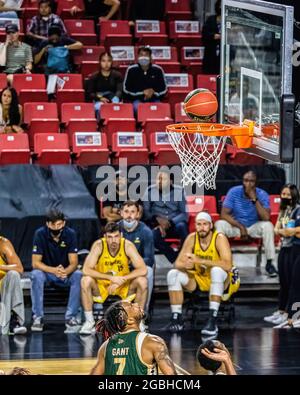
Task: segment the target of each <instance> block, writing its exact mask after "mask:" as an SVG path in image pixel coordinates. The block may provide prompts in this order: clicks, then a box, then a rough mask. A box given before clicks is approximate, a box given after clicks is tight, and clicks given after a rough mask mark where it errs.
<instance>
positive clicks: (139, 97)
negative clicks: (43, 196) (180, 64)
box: [123, 46, 168, 113]
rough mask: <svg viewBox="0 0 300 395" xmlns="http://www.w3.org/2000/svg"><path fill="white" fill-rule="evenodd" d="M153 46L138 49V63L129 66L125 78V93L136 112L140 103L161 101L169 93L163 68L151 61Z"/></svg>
mask: <svg viewBox="0 0 300 395" xmlns="http://www.w3.org/2000/svg"><path fill="white" fill-rule="evenodd" d="M151 55H152V51H151V48H150V47H148V46H145V47H141V48H139V50H138V63H137V64H134V65H132V66H129V67H128V69H127V71H126V75H125V79H124V87H123V90H124V93H125V94H126V95H127V99H128V100H129V101H131V102H133V107H134V111H135V113H137V109H138V105H139V103H147V102H159V101H160V100H161V99H162V98H163V97H164V96H165V95H166V93H167V90H168V89H167V85H166V80H165V75H164V71H163V69H162V68H161V67H160V66H158V65H156V64H152V63H151V60H152V59H151Z"/></svg>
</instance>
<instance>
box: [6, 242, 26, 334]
mask: <svg viewBox="0 0 300 395" xmlns="http://www.w3.org/2000/svg"><path fill="white" fill-rule="evenodd" d="M23 271H24V269H23V266H22V263H21V261H20V258H19V257H18V255H17V254H16V251H15V249H14V247H13V245H12V244H11V242H10V241H9V240H7V239H5V238H4V237H1V236H0V295H1V304H3V306H4V307H3V308H2V309H1V314H0V334H1V333H2V335H8V334H12V335H23V334H25V333H26V332H27V329H26V327H25V326H24V322H25V311H24V300H23V291H22V285H21V277H20V274H22V273H23Z"/></svg>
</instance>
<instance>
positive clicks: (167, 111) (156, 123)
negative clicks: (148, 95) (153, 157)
mask: <svg viewBox="0 0 300 395" xmlns="http://www.w3.org/2000/svg"><path fill="white" fill-rule="evenodd" d="M137 120H138V122H139V123H140V124H141V127H142V129H143V131H144V133H145V134H146V136H147V142H148V143H149V140H150V134H151V133H153V132H156V131H157V132H162V131H165V129H166V126H167V125H169V124H170V123H173V119H172V118H171V108H170V104H169V103H140V104H139V105H138V111H137Z"/></svg>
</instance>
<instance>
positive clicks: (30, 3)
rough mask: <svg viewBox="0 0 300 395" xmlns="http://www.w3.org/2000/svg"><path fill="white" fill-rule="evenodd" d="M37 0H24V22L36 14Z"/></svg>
mask: <svg viewBox="0 0 300 395" xmlns="http://www.w3.org/2000/svg"><path fill="white" fill-rule="evenodd" d="M38 4H39V0H25V1H23V4H22V9H23V13H22V16H23V18H24V20H26V19H30V18H32V17H34V16H36V15H37V14H38Z"/></svg>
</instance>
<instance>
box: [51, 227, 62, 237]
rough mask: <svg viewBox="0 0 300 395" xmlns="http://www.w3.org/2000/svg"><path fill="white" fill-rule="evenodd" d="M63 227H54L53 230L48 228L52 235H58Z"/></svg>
mask: <svg viewBox="0 0 300 395" xmlns="http://www.w3.org/2000/svg"><path fill="white" fill-rule="evenodd" d="M63 229H64V228H61V229H55V230H52V229H50V232H51V234H52V235H53V236H58V235H60V233H61V232H62V231H63Z"/></svg>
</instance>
